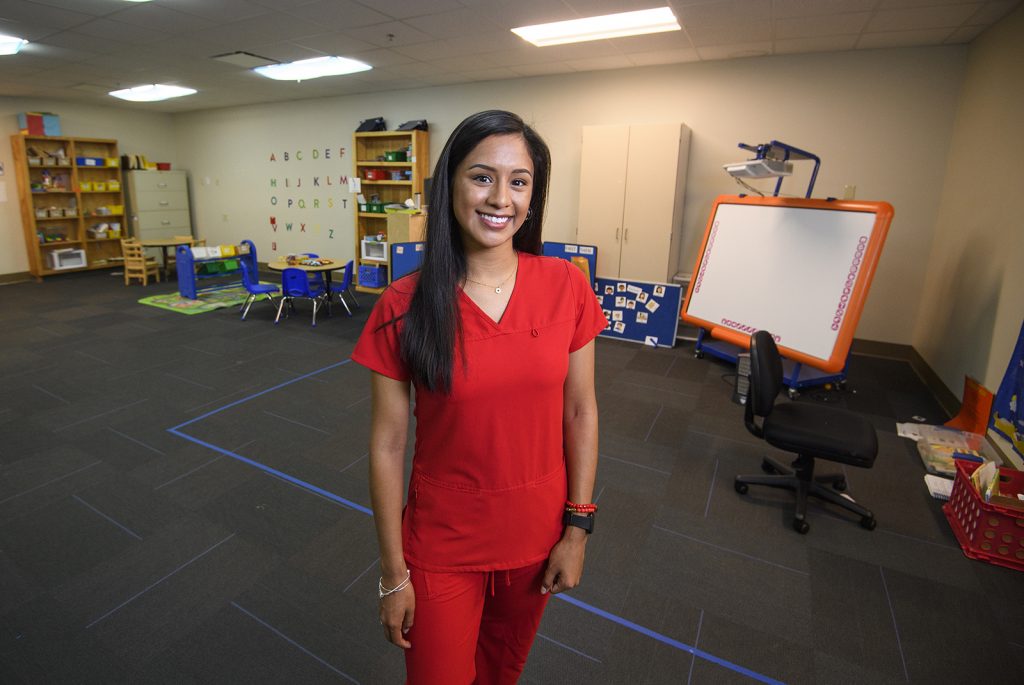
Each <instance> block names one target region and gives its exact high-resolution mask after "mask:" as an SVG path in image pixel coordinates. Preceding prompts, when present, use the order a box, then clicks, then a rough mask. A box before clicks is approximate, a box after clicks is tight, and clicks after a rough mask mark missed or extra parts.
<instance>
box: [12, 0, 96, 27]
mask: <svg viewBox="0 0 1024 685" xmlns="http://www.w3.org/2000/svg"><path fill="white" fill-rule="evenodd" d="M0 11H2V12H3V15H2V16H3V18H4V20H5V21H8V22H15V23H21V22H24V23H27V24H40V23H41V24H46V25H47V26H52V27H53V28H54V29H55V30H57V29H68V28H71V27H74V26H78V25H79V24H84V23H86V22H88V21H92V20H93V19H95V18H96V17H95V16H94V15H92V14H88V13H85V12H71V11H69V10H65V9H61V8H59V7H51V6H49V5H40V4H38V3H35V2H25V0H4V4H3V8H2V10H0Z"/></svg>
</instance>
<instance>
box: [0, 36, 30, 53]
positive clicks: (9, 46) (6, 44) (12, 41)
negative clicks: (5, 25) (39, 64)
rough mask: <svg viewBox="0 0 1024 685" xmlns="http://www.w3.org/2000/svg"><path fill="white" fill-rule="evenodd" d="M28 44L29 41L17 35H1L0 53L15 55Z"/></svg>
mask: <svg viewBox="0 0 1024 685" xmlns="http://www.w3.org/2000/svg"><path fill="white" fill-rule="evenodd" d="M26 45H28V41H27V40H25V39H24V38H18V37H17V36H4V35H0V55H14V54H17V52H18V50H21V48H22V47H24V46H26Z"/></svg>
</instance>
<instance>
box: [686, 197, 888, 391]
mask: <svg viewBox="0 0 1024 685" xmlns="http://www.w3.org/2000/svg"><path fill="white" fill-rule="evenodd" d="M806 210H812V211H806ZM893 214H894V210H893V207H892V205H890V204H889V203H888V202H868V201H858V200H812V199H804V198H781V197H743V196H737V195H723V196H720V197H718V198H717V199H716V200H715V202H714V205H713V206H712V208H711V216H710V217H709V219H708V223H707V227H706V228H705V229H704V237H703V239H702V241H701V246H700V251H699V252H698V254H697V262H696V264H695V266H694V268H693V275H692V277H691V279H690V285H689V287H688V288H687V291H686V299H685V300H684V301H683V307H682V311H681V312H680V314H681V316H682V318H683V320H685V321H687V322H688V323H690V324H693V325H696V326H700V327H701V328H704V329H706V330H707V331H708V332H709V333H710V334H711V336H712V337H714V338H717V339H719V340H724V341H726V342H729V343H732V344H733V345H736V346H738V347H740V348H741V349H747V348H749V346H750V335H751V334H752V333H754V332H755V331H757V330H761V329H764V330H767V331H769V332H771V333H772V334H773V335H774V336H775V338H776V342H777V344H778V346H779V351H780V352H781V353H782V355H783V356H785V357H786V358H788V359H792V360H794V361H798V362H801V363H803V364H808V365H810V366H813V367H814V368H817V369H821V370H823V371H826V372H830V373H836V372H839V371H841V370H842V369H843V367H844V365H845V364H846V357H847V355H848V353H849V350H850V345H851V343H852V342H853V334H854V331H855V330H856V328H857V323H858V321H859V320H860V315H861V311H862V309H863V307H864V302H865V300H866V299H867V294H868V289H869V287H870V286H871V280H872V279H873V278H874V274H875V269H876V267H877V265H878V259H879V257H880V256H881V253H882V246H883V245H884V244H885V238H886V235H887V234H888V232H889V224H890V223H891V222H892V218H893ZM801 279H803V280H801Z"/></svg>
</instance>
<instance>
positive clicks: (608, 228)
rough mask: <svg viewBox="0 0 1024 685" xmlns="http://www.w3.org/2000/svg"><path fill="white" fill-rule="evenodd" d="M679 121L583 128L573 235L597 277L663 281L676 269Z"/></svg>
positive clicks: (682, 129)
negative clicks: (589, 255) (591, 253)
mask: <svg viewBox="0 0 1024 685" xmlns="http://www.w3.org/2000/svg"><path fill="white" fill-rule="evenodd" d="M689 154H690V129H689V127H688V126H686V124H681V123H672V124H637V125H617V126H584V127H583V146H582V164H581V170H580V205H579V207H580V210H579V224H578V226H577V228H576V240H577V242H579V243H582V244H585V245H596V246H597V275H598V276H601V277H603V278H622V279H629V280H635V281H654V282H658V283H670V282H671V281H672V277H673V276H675V274H676V272H677V271H678V267H679V247H680V239H681V233H682V224H683V195H684V190H685V186H686V166H687V160H688V159H689Z"/></svg>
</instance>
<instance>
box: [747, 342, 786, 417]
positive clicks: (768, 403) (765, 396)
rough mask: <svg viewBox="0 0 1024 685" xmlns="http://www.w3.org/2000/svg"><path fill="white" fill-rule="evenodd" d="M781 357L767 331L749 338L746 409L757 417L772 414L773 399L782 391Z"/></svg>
mask: <svg viewBox="0 0 1024 685" xmlns="http://www.w3.org/2000/svg"><path fill="white" fill-rule="evenodd" d="M782 382H783V377H782V356H781V355H779V348H778V347H777V346H776V345H775V338H773V337H772V334H771V333H769V332H768V331H758V332H757V333H754V334H753V335H751V336H750V396H749V398H748V400H747V407H748V408H749V409H750V410H751V411H752V412H753V413H754V414H755V415H757V416H760V417H765V416H768V415H769V414H771V413H772V407H773V406H774V405H775V398H776V397H777V396H778V394H779V391H780V390H782Z"/></svg>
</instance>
